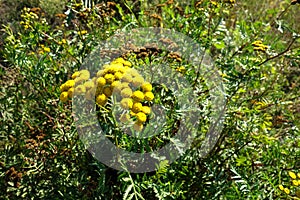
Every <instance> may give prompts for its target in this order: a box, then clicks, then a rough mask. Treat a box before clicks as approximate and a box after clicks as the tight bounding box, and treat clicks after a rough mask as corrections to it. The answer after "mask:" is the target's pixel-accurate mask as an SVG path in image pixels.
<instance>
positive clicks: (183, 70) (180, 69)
mask: <svg viewBox="0 0 300 200" xmlns="http://www.w3.org/2000/svg"><path fill="white" fill-rule="evenodd" d="M176 71H178V72H179V73H182V74H183V73H185V67H184V66H180V67H177V68H176Z"/></svg>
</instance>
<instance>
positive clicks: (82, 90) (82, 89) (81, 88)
mask: <svg viewBox="0 0 300 200" xmlns="http://www.w3.org/2000/svg"><path fill="white" fill-rule="evenodd" d="M85 92H86V89H85V87H84V86H83V85H78V86H77V87H76V88H75V94H77V95H78V94H79V95H82V94H84V93H85Z"/></svg>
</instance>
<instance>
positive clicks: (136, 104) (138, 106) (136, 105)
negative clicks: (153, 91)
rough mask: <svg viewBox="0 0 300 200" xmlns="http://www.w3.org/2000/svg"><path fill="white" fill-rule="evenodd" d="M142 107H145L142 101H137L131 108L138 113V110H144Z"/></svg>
mask: <svg viewBox="0 0 300 200" xmlns="http://www.w3.org/2000/svg"><path fill="white" fill-rule="evenodd" d="M142 108H143V105H142V104H141V103H139V102H135V103H134V104H133V106H132V109H131V110H132V111H133V112H134V113H138V112H140V111H142Z"/></svg>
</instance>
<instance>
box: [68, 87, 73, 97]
mask: <svg viewBox="0 0 300 200" xmlns="http://www.w3.org/2000/svg"><path fill="white" fill-rule="evenodd" d="M73 94H74V88H73V87H72V88H70V89H69V90H68V97H69V98H72V97H73Z"/></svg>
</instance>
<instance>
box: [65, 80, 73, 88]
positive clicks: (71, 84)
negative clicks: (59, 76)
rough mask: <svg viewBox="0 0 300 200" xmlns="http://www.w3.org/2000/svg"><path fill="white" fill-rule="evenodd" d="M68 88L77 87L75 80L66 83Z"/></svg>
mask: <svg viewBox="0 0 300 200" xmlns="http://www.w3.org/2000/svg"><path fill="white" fill-rule="evenodd" d="M65 85H66V87H68V88H71V87H74V86H75V81H74V80H67V82H66V83H65Z"/></svg>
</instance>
